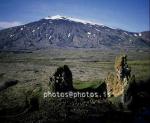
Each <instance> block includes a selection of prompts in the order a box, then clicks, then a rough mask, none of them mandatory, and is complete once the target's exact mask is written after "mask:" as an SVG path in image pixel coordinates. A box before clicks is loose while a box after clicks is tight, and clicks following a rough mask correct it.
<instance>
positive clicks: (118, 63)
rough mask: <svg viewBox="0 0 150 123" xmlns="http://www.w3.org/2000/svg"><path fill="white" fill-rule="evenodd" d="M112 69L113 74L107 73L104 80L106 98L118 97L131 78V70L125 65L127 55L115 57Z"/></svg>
mask: <svg viewBox="0 0 150 123" xmlns="http://www.w3.org/2000/svg"><path fill="white" fill-rule="evenodd" d="M114 68H115V74H112V73H109V74H108V76H107V78H106V82H107V90H108V96H112V95H113V96H119V95H121V94H123V92H124V88H125V86H126V85H127V83H128V81H129V79H130V76H131V68H130V67H129V66H128V64H127V55H120V56H118V57H116V59H115V65H114Z"/></svg>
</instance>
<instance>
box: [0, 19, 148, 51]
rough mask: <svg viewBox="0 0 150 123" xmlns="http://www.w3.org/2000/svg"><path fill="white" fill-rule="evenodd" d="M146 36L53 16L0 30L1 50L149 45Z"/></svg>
mask: <svg viewBox="0 0 150 123" xmlns="http://www.w3.org/2000/svg"><path fill="white" fill-rule="evenodd" d="M148 33H149V32H148ZM145 37H146V36H145V33H132V32H128V31H124V30H121V29H112V28H109V27H107V26H104V25H98V24H94V23H92V22H87V21H83V20H80V19H75V18H71V17H62V16H53V17H46V18H44V19H41V20H39V21H36V22H32V23H29V24H25V25H21V26H17V27H12V28H8V29H4V30H0V50H37V49H42V48H51V47H61V48H64V47H73V48H100V49H112V48H113V49H114V48H115V49H120V48H126V49H133V48H149V46H150V45H149V44H150V42H149V41H148V40H149V38H145Z"/></svg>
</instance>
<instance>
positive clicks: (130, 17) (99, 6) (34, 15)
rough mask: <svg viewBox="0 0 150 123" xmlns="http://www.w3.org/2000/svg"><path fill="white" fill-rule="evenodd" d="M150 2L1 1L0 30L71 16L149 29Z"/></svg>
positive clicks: (122, 0) (101, 0) (137, 29)
mask: <svg viewBox="0 0 150 123" xmlns="http://www.w3.org/2000/svg"><path fill="white" fill-rule="evenodd" d="M149 9H150V8H149V0H0V28H8V27H12V26H18V25H21V24H26V23H29V22H33V21H37V20H40V19H42V18H44V17H47V16H54V15H62V16H71V17H74V18H79V19H83V20H88V21H93V22H96V23H100V24H104V25H106V26H109V27H113V28H120V29H124V30H127V31H131V32H141V31H146V30H150V29H149V23H150V22H149V21H150V20H149Z"/></svg>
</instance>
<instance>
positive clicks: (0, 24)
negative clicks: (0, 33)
mask: <svg viewBox="0 0 150 123" xmlns="http://www.w3.org/2000/svg"><path fill="white" fill-rule="evenodd" d="M19 25H22V23H21V22H18V21H12V22H8V21H0V28H2V29H5V28H9V27H14V26H19Z"/></svg>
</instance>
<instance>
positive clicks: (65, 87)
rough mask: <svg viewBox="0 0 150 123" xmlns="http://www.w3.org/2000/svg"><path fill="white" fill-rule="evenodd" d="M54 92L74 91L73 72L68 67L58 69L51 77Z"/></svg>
mask: <svg viewBox="0 0 150 123" xmlns="http://www.w3.org/2000/svg"><path fill="white" fill-rule="evenodd" d="M50 85H51V89H52V91H57V92H64V91H70V90H73V82H72V72H71V70H70V69H69V67H68V66H67V65H64V66H63V67H59V68H57V70H56V71H55V73H54V74H53V76H52V77H50Z"/></svg>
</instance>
